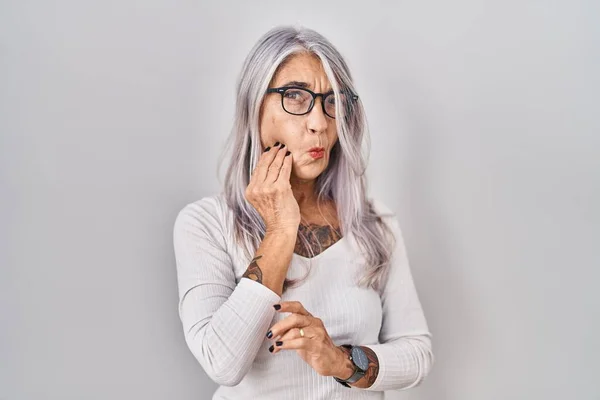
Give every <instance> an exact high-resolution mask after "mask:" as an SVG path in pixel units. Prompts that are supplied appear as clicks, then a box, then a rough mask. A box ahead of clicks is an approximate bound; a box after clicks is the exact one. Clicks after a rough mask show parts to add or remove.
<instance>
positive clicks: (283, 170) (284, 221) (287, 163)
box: [244, 142, 300, 232]
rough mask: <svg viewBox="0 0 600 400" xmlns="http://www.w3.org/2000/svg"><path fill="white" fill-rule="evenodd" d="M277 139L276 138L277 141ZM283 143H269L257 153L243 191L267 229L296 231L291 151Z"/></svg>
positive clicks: (296, 215) (298, 210) (297, 211)
mask: <svg viewBox="0 0 600 400" xmlns="http://www.w3.org/2000/svg"><path fill="white" fill-rule="evenodd" d="M278 143H279V142H278ZM281 146H285V145H284V144H281V145H278V146H273V147H272V148H270V149H269V150H268V151H264V152H263V154H262V155H261V156H260V159H259V160H258V163H257V165H256V168H255V169H254V171H252V175H251V177H250V183H249V184H248V187H247V188H246V191H245V193H244V195H245V197H246V200H248V202H249V203H250V204H252V206H253V207H254V208H255V209H256V211H258V213H259V214H260V216H261V217H262V219H263V221H264V223H265V227H266V229H267V231H275V232H276V231H279V230H288V229H289V230H292V231H293V232H297V231H298V226H299V225H300V207H299V206H298V202H297V201H296V199H295V198H294V194H293V192H292V186H291V184H290V175H291V173H292V157H293V156H292V154H291V153H290V154H289V155H287V156H286V153H287V152H288V150H287V148H286V147H281Z"/></svg>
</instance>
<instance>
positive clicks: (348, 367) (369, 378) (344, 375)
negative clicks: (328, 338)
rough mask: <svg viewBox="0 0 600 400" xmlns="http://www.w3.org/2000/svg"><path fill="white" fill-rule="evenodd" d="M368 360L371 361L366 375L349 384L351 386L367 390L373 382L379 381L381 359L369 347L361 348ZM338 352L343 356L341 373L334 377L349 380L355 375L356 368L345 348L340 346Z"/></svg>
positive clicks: (340, 363)
mask: <svg viewBox="0 0 600 400" xmlns="http://www.w3.org/2000/svg"><path fill="white" fill-rule="evenodd" d="M360 347H361V348H362V349H363V350H364V352H365V354H366V355H367V358H368V359H369V368H367V371H366V373H365V375H364V376H363V377H362V378H360V379H359V380H358V381H356V382H354V383H349V385H350V386H354V387H357V388H361V389H365V388H368V387H370V386H371V385H373V382H375V380H376V379H377V375H378V374H379V359H378V358H377V355H376V354H375V352H374V351H373V350H371V349H370V348H369V347H367V346H360ZM337 348H338V352H339V353H340V354H341V360H342V361H341V362H339V363H338V365H340V368H339V372H337V373H336V374H335V375H334V376H336V377H337V378H341V379H348V378H350V377H351V376H352V374H354V366H353V365H352V361H350V358H349V357H350V352H349V351H348V350H347V349H345V348H344V347H341V346H338V347H337Z"/></svg>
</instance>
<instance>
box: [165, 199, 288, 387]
mask: <svg viewBox="0 0 600 400" xmlns="http://www.w3.org/2000/svg"><path fill="white" fill-rule="evenodd" d="M222 220H223V218H222V217H221V216H220V213H219V209H218V205H217V202H216V200H215V199H214V198H211V197H205V198H203V199H202V200H199V201H197V202H195V203H191V204H188V205H187V206H186V207H184V208H183V209H182V210H181V211H180V212H179V214H178V215H177V218H176V220H175V224H174V228H173V245H174V250H175V259H176V265H177V281H178V289H179V316H180V319H181V322H182V325H183V330H184V335H185V340H186V343H187V345H188V347H189V349H190V350H191V352H192V354H193V355H194V356H195V357H196V359H197V360H198V362H199V363H200V364H201V366H202V367H203V368H204V370H205V371H206V373H207V374H208V376H209V377H210V378H211V379H212V380H214V381H215V382H216V383H218V384H220V385H223V386H235V385H237V384H238V383H239V382H240V381H241V380H242V378H243V377H244V376H245V375H246V373H247V372H248V370H249V369H250V367H251V365H252V363H253V361H254V358H255V356H256V354H257V353H258V351H259V349H260V345H261V344H262V343H263V340H264V336H265V333H266V332H267V330H268V328H269V324H270V323H271V321H272V319H273V317H274V314H275V310H274V308H273V304H276V303H278V302H279V301H280V300H281V298H280V296H279V295H277V294H276V293H275V292H273V291H272V290H271V289H269V288H267V287H266V286H263V285H261V284H260V283H258V282H255V281H252V280H250V279H246V278H242V279H241V280H240V281H239V283H237V284H236V279H235V273H234V269H233V265H232V261H231V257H230V255H229V254H228V253H227V251H226V248H227V246H226V240H227V239H226V237H225V235H224V234H223V225H222Z"/></svg>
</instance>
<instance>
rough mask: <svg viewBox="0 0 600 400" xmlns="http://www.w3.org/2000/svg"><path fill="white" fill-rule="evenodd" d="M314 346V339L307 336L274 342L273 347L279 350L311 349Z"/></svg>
mask: <svg viewBox="0 0 600 400" xmlns="http://www.w3.org/2000/svg"><path fill="white" fill-rule="evenodd" d="M314 346H315V341H314V340H310V339H308V338H305V337H303V338H299V339H291V340H286V341H283V340H281V341H279V342H277V343H275V346H274V348H275V349H279V350H311V349H312V348H313V347H314Z"/></svg>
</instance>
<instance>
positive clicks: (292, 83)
mask: <svg viewBox="0 0 600 400" xmlns="http://www.w3.org/2000/svg"><path fill="white" fill-rule="evenodd" d="M286 86H297V87H301V88H305V89H310V84H308V83H306V82H301V81H289V82H287V83H284V84H283V85H281V87H286ZM331 92H333V89H329V90H328V91H326V92H323V93H331Z"/></svg>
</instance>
